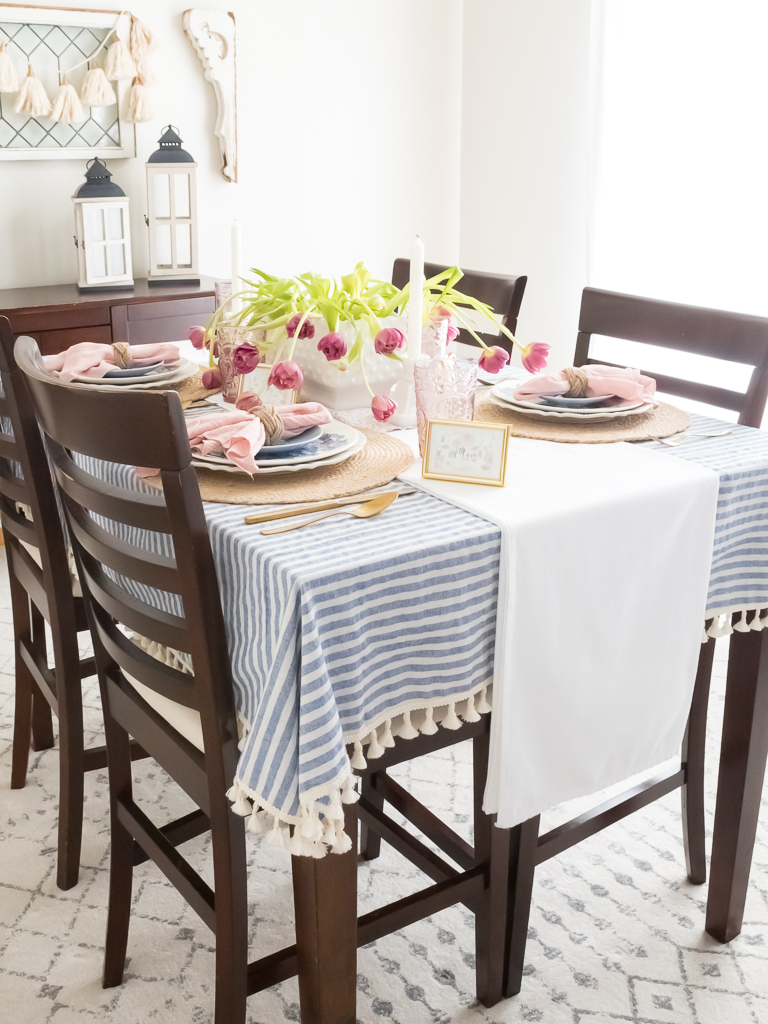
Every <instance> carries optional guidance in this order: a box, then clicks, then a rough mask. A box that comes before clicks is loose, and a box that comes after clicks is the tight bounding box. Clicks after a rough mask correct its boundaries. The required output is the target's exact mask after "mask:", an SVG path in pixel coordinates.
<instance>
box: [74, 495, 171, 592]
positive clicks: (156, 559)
mask: <svg viewBox="0 0 768 1024" xmlns="http://www.w3.org/2000/svg"><path fill="white" fill-rule="evenodd" d="M64 503H65V506H66V508H67V511H68V512H69V529H70V533H72V534H73V535H74V536H76V537H77V540H78V542H79V543H80V544H81V545H82V546H83V547H84V548H85V550H86V551H87V552H88V553H89V554H90V555H92V556H93V557H94V558H95V559H96V560H97V561H99V562H101V563H102V565H106V566H107V567H108V568H110V569H112V570H114V572H116V573H119V574H120V575H121V576H127V577H129V578H130V579H132V580H135V581H137V582H138V583H144V584H145V585H146V586H148V587H155V588H156V589H157V590H165V591H167V592H168V593H172V594H178V593H180V590H179V586H180V584H179V574H178V572H177V571H176V562H175V560H174V559H173V558H167V557H166V556H165V555H160V554H154V553H151V552H148V551H146V549H144V548H140V547H137V546H136V545H135V544H130V543H129V542H128V541H125V540H122V539H121V538H120V537H116V536H114V535H112V534H110V533H109V531H107V530H105V529H104V527H102V526H100V525H99V524H98V523H97V522H95V521H94V520H93V519H92V518H91V517H90V516H89V515H88V513H87V512H86V511H85V510H84V509H83V508H82V506H81V505H78V504H77V503H76V502H73V501H71V499H70V498H69V496H68V495H66V494H65V495H64Z"/></svg>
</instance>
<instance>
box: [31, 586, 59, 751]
mask: <svg viewBox="0 0 768 1024" xmlns="http://www.w3.org/2000/svg"><path fill="white" fill-rule="evenodd" d="M29 608H30V621H31V624H32V635H31V640H32V643H33V644H34V646H35V647H36V648H37V650H38V651H39V652H40V655H41V657H42V659H43V661H47V651H48V648H47V642H46V638H45V619H44V618H43V616H42V615H41V613H40V611H39V609H38V608H36V607H35V605H34V604H33V603H32V602H31V601H30V602H29ZM56 696H57V697H58V694H57V695H56ZM53 744H54V739H53V714H52V712H51V706H50V704H49V703H48V701H47V700H46V699H45V697H44V696H43V695H42V693H41V692H40V691H39V690H38V688H37V687H36V686H33V690H32V749H33V750H34V751H35V752H37V751H39V750H50V749H51V747H52V746H53Z"/></svg>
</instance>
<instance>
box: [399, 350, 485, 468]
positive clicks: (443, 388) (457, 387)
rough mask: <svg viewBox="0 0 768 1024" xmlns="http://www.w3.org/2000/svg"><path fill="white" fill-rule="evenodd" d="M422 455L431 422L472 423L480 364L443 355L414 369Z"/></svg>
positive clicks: (415, 366) (420, 363)
mask: <svg viewBox="0 0 768 1024" xmlns="http://www.w3.org/2000/svg"><path fill="white" fill-rule="evenodd" d="M413 380H414V384H415V386H416V426H417V428H418V431H419V454H420V455H423V454H424V439H425V437H426V433H427V420H471V419H472V417H473V415H474V412H475V388H476V387H477V363H473V362H470V360H468V359H456V358H455V357H454V356H452V355H449V356H443V357H442V358H437V359H418V360H417V361H416V362H415V363H414V366H413Z"/></svg>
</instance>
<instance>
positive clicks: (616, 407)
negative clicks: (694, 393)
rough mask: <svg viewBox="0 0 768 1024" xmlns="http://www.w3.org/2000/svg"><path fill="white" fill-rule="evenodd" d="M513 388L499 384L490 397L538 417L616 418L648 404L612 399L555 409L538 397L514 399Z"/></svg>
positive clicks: (640, 400)
mask: <svg viewBox="0 0 768 1024" xmlns="http://www.w3.org/2000/svg"><path fill="white" fill-rule="evenodd" d="M514 391H515V389H514V388H510V387H508V385H504V384H499V385H498V386H496V387H492V388H491V396H492V397H493V398H495V399H496V400H497V402H501V403H502V404H503V405H505V406H507V407H508V408H510V409H515V410H516V411H517V412H523V413H527V412H532V411H533V412H536V413H538V414H539V415H540V416H551V417H563V416H579V417H585V418H591V417H594V416H606V415H607V416H611V417H612V416H618V415H622V414H624V415H625V414H626V413H627V412H630V411H632V410H639V409H640V407H641V406H643V405H647V404H648V403H647V402H646V401H645V400H644V399H642V398H639V399H629V398H625V399H621V398H614V399H612V400H611V404H609V405H602V406H597V407H589V408H586V409H585V408H583V407H582V408H577V409H556V408H555V407H554V406H551V405H548V404H547V403H546V402H544V401H543V400H542V398H541V397H540V396H538V395H537V396H536V397H535V398H520V399H517V398H515V397H514Z"/></svg>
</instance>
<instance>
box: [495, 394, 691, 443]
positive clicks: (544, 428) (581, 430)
mask: <svg viewBox="0 0 768 1024" xmlns="http://www.w3.org/2000/svg"><path fill="white" fill-rule="evenodd" d="M475 419H476V420H484V421H485V422H486V423H506V424H508V425H509V432H510V434H512V435H514V436H515V437H531V438H533V439H534V440H537V441H563V442H569V443H571V444H605V443H607V442H611V441H644V440H647V439H648V438H649V437H666V436H667V435H668V434H675V433H677V432H678V431H679V430H685V428H686V427H687V426H689V425H690V422H691V420H690V417H689V416H688V413H687V412H683V410H682V409H677V408H675V406H674V405H666V403H664V402H661V403H660V404H659V407H658V409H654V411H653V412H646V413H643V414H642V415H640V416H623V417H622V418H621V419H617V420H612V421H608V422H603V423H584V424H583V425H582V424H581V423H558V422H557V421H556V420H551V419H544V418H542V417H539V416H526V415H525V414H523V413H517V412H514V411H513V410H512V409H509V410H507V409H502V408H501V406H499V405H496V404H495V403H494V402H492V401H491V399H490V398H489V397H488V396H487V395H484V394H482V393H480V394H478V395H476V396H475Z"/></svg>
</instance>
